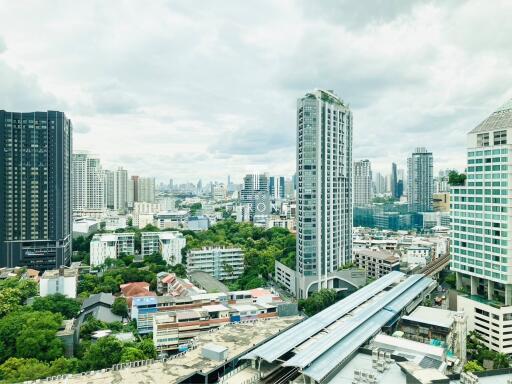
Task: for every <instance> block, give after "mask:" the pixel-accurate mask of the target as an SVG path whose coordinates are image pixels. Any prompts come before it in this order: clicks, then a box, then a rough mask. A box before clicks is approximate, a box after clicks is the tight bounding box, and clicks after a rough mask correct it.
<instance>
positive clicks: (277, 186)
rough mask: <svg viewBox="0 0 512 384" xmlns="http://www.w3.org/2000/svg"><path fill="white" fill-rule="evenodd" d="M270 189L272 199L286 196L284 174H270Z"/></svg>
mask: <svg viewBox="0 0 512 384" xmlns="http://www.w3.org/2000/svg"><path fill="white" fill-rule="evenodd" d="M268 189H269V193H270V197H271V198H272V199H284V198H285V180H284V176H270V177H269V179H268Z"/></svg>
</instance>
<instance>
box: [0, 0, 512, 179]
mask: <svg viewBox="0 0 512 384" xmlns="http://www.w3.org/2000/svg"><path fill="white" fill-rule="evenodd" d="M511 15H512V1H509V0H493V1H492V2H489V1H488V0H482V1H480V0H474V1H454V0H442V1H410V0H404V1H398V0H368V1H348V0H347V1H344V0H338V1H334V0H332V1H331V0H322V1H311V0H297V1H288V0H279V1H267V0H260V1H228V0H219V1H216V2H206V1H199V0H187V1H159V0H151V1H144V2H143V1H123V0H117V1H104V0H98V1H93V0H90V1H76V0H74V1H67V0H66V1H60V0H47V1H25V0H16V1H10V0H0V20H1V23H0V109H5V110H9V111H21V112H24V111H33V110H49V109H50V110H62V111H64V112H66V114H67V115H68V116H69V117H70V118H71V120H72V122H73V125H74V138H73V140H74V148H75V149H77V150H89V151H91V152H92V153H96V154H98V155H99V156H100V157H101V159H102V163H103V166H104V168H117V167H119V166H123V167H124V168H126V169H128V171H129V173H130V174H134V175H141V176H154V177H156V178H157V179H158V180H161V181H167V180H168V179H169V178H173V179H174V180H175V182H185V181H197V180H198V179H200V178H201V179H203V180H220V181H225V179H226V177H227V175H228V174H229V175H231V178H232V180H234V181H235V182H237V181H241V178H242V176H243V175H244V174H246V173H252V172H268V173H270V174H276V175H291V174H293V173H294V171H295V130H296V121H295V119H296V102H297V99H298V98H299V97H301V96H302V95H304V94H305V93H306V92H308V91H311V90H314V89H316V88H323V89H333V90H334V91H335V92H336V93H337V94H338V95H339V96H340V97H341V98H342V99H343V100H344V101H345V102H346V103H348V104H349V105H350V108H351V109H352V112H353V117H354V127H353V129H354V139H353V157H354V159H355V160H357V159H370V160H371V161H372V168H373V170H374V172H377V171H379V172H383V173H389V172H390V168H391V162H393V161H394V162H396V163H397V164H398V165H399V167H405V164H406V159H407V156H408V155H409V154H410V153H411V152H412V151H413V150H414V149H415V148H416V147H418V146H425V147H427V148H428V149H429V150H431V151H432V152H433V154H434V165H435V168H436V170H440V169H446V168H457V169H461V170H462V169H463V168H464V164H465V142H466V133H467V132H469V131H470V130H471V129H472V128H474V127H475V126H476V125H477V124H478V123H480V122H481V121H482V120H483V119H484V118H485V117H486V116H488V115H489V114H490V113H491V112H492V111H493V110H495V109H496V108H497V107H498V106H499V105H501V104H503V103H504V102H505V101H506V100H507V99H509V98H511V97H512V43H511V39H510V36H512V23H511V22H510V18H511Z"/></svg>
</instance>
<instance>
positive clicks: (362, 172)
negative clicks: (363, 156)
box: [354, 160, 373, 207]
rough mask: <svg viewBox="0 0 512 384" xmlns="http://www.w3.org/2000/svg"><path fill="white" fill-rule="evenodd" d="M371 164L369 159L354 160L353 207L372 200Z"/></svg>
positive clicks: (364, 204) (361, 205)
mask: <svg viewBox="0 0 512 384" xmlns="http://www.w3.org/2000/svg"><path fill="white" fill-rule="evenodd" d="M372 195H373V193H372V166H371V163H370V160H361V161H356V162H354V207H364V206H366V205H368V204H370V203H371V202H372Z"/></svg>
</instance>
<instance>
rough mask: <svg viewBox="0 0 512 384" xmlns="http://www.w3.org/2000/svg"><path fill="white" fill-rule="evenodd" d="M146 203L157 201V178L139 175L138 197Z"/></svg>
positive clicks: (138, 199)
mask: <svg viewBox="0 0 512 384" xmlns="http://www.w3.org/2000/svg"><path fill="white" fill-rule="evenodd" d="M135 201H143V202H145V203H154V202H155V178H154V177H139V179H138V184H137V199H136V200H135Z"/></svg>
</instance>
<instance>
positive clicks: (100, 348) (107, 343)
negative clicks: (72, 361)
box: [81, 336, 123, 370]
mask: <svg viewBox="0 0 512 384" xmlns="http://www.w3.org/2000/svg"><path fill="white" fill-rule="evenodd" d="M122 350H123V344H122V343H121V342H120V341H119V340H117V339H116V338H115V337H111V336H109V337H103V338H101V339H99V340H98V341H97V342H95V343H92V344H91V345H90V346H89V348H88V349H87V350H86V351H85V352H84V354H83V358H82V361H81V365H82V367H81V368H82V369H84V370H97V369H103V368H110V367H111V366H112V365H114V364H118V363H119V362H120V361H121V354H122Z"/></svg>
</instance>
